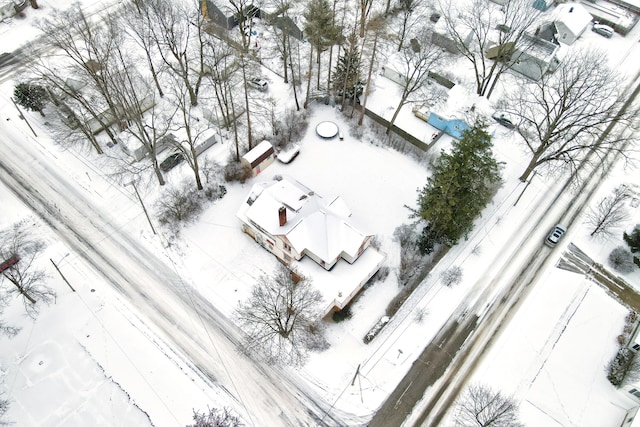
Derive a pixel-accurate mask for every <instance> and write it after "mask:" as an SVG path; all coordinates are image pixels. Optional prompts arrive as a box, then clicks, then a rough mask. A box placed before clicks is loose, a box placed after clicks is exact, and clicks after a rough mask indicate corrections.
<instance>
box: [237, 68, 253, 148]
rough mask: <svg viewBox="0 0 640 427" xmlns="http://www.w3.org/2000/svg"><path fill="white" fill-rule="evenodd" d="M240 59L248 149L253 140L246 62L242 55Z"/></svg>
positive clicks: (251, 145) (251, 146)
mask: <svg viewBox="0 0 640 427" xmlns="http://www.w3.org/2000/svg"><path fill="white" fill-rule="evenodd" d="M240 60H241V61H242V80H243V81H244V105H245V107H244V108H245V112H244V113H245V114H246V115H247V143H248V144H249V150H251V149H252V148H253V141H252V139H251V114H249V93H248V91H247V63H246V59H245V58H244V56H243V57H242V58H240Z"/></svg>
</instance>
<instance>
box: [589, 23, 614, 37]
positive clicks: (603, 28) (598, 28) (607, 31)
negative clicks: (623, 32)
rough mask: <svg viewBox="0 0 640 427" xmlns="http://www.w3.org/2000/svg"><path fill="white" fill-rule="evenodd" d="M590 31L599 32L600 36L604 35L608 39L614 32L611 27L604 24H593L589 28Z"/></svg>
mask: <svg viewBox="0 0 640 427" xmlns="http://www.w3.org/2000/svg"><path fill="white" fill-rule="evenodd" d="M591 31H593V32H594V33H597V34H600V35H601V36H604V37H606V38H608V39H610V38H611V37H612V36H613V33H614V31H613V28H611V27H610V26H608V25H604V24H593V28H591Z"/></svg>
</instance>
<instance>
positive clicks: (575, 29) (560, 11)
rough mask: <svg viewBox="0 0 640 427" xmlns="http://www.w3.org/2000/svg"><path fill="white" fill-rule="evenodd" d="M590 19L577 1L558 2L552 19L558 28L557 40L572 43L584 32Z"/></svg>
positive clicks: (587, 12) (588, 14) (586, 11)
mask: <svg viewBox="0 0 640 427" xmlns="http://www.w3.org/2000/svg"><path fill="white" fill-rule="evenodd" d="M592 19H593V17H592V16H591V14H590V13H589V11H588V10H587V9H586V8H585V7H584V6H583V5H581V4H579V3H564V4H559V5H558V7H556V10H555V11H554V20H553V22H554V23H555V25H556V29H557V30H558V34H557V35H556V37H557V38H558V41H559V42H561V43H564V44H573V43H574V42H575V41H576V40H577V39H578V37H580V35H581V34H582V33H584V31H585V30H586V29H587V27H588V26H589V24H590V23H591V20H592Z"/></svg>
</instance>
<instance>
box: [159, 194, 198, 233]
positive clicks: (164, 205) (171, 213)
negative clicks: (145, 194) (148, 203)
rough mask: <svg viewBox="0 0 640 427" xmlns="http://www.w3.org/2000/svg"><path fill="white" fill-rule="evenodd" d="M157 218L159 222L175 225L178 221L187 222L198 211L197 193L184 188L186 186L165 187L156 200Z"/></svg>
mask: <svg viewBox="0 0 640 427" xmlns="http://www.w3.org/2000/svg"><path fill="white" fill-rule="evenodd" d="M156 207H157V209H158V212H159V213H158V220H159V221H160V223H161V224H168V225H172V226H176V225H177V224H178V223H180V222H189V221H191V220H193V219H195V217H196V216H197V215H198V214H199V213H200V211H201V210H202V206H201V205H200V202H199V198H198V195H197V194H195V192H194V191H192V190H191V191H190V190H187V189H186V186H184V185H183V186H182V187H174V188H169V189H167V191H166V193H165V194H164V195H163V197H162V198H160V199H159V200H158V201H157V202H156Z"/></svg>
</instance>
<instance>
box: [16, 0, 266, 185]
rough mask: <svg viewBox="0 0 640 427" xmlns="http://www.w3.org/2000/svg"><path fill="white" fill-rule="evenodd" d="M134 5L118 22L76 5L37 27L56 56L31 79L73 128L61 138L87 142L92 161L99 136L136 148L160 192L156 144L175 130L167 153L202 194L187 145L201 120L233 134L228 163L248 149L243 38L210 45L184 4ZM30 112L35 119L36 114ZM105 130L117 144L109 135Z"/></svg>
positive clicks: (249, 65)
mask: <svg viewBox="0 0 640 427" xmlns="http://www.w3.org/2000/svg"><path fill="white" fill-rule="evenodd" d="M135 5H136V7H135V8H128V9H125V11H124V12H123V14H122V15H112V14H109V13H107V14H105V15H103V16H100V21H99V22H98V21H94V20H92V19H91V18H89V17H87V16H85V15H84V13H83V12H82V10H81V8H80V6H79V5H78V4H76V5H75V6H73V7H72V8H70V9H68V10H65V11H54V12H53V13H52V14H51V16H50V17H49V18H47V19H46V20H44V21H42V22H41V23H40V24H39V26H40V29H41V30H42V31H43V33H44V34H45V36H46V37H47V39H48V40H49V41H50V43H52V44H53V46H54V47H55V48H56V49H57V50H58V52H56V54H55V55H52V56H51V57H45V58H40V59H39V60H38V61H36V62H35V65H34V66H33V70H32V71H33V79H34V81H37V82H38V83H39V84H40V85H41V86H43V87H46V88H47V90H48V92H49V95H50V97H51V99H52V101H53V102H54V103H56V104H59V105H61V106H62V107H61V108H62V111H63V113H64V114H65V115H66V117H65V119H66V121H67V122H68V123H69V125H70V126H71V127H72V128H73V131H71V132H67V134H66V135H61V137H62V138H61V139H63V140H65V141H75V142H80V141H81V142H84V141H89V142H90V143H91V144H92V146H93V147H94V149H95V150H96V151H97V152H98V153H102V147H101V144H100V143H99V141H98V139H97V138H96V136H95V134H96V133H97V132H98V131H99V130H101V129H103V130H104V132H105V134H106V136H107V138H108V139H109V140H110V141H111V143H112V144H118V143H119V142H120V138H129V139H133V140H136V141H138V143H140V144H141V145H142V146H143V147H144V148H145V150H146V152H147V154H148V158H149V159H150V165H151V167H152V168H153V170H154V172H155V175H156V177H157V179H158V182H159V183H160V185H163V184H164V178H163V176H162V173H161V172H160V169H159V165H158V159H157V153H158V151H159V150H158V148H159V147H158V146H159V143H160V141H162V140H163V137H164V136H165V135H167V134H168V133H170V132H176V131H180V132H181V134H182V135H186V138H184V139H183V140H182V141H176V148H178V149H180V150H182V151H183V154H184V155H185V158H186V159H187V160H188V163H189V165H190V166H191V168H192V169H193V172H194V179H195V182H196V186H197V188H198V189H202V183H201V177H200V173H199V165H198V158H197V155H196V146H197V145H198V143H199V142H201V141H202V139H204V136H203V134H204V132H205V131H206V130H207V129H208V127H209V126H207V123H206V120H200V119H202V118H205V117H206V118H208V119H209V120H213V121H217V123H218V125H219V126H221V127H224V128H227V129H231V130H232V131H233V133H234V139H235V143H236V147H235V148H236V150H235V151H236V152H235V156H236V160H238V159H239V156H240V150H241V148H242V149H244V148H247V149H250V148H251V147H252V145H253V141H252V130H251V125H252V121H251V110H252V107H253V104H252V103H250V99H249V91H248V90H247V81H248V79H249V78H250V77H251V75H253V74H254V73H255V72H256V70H255V69H256V68H257V66H256V65H255V64H254V63H253V62H252V61H249V60H248V56H249V49H248V46H249V40H248V39H247V37H246V36H245V34H244V32H242V45H239V44H238V43H236V42H233V41H232V40H229V41H227V40H221V39H220V38H217V37H213V36H212V35H211V32H210V31H209V25H210V24H207V22H206V21H205V19H204V18H203V16H202V15H201V14H200V12H199V10H198V9H197V8H196V7H193V6H194V5H192V4H181V3H179V2H175V1H173V0H152V1H148V2H136V3H135ZM245 7H249V6H248V5H245V4H243V3H236V2H230V8H231V9H233V10H234V13H238V14H239V16H245V10H244V9H243V8H245ZM250 19H251V16H250V15H247V18H246V19H244V20H242V22H241V25H240V28H243V27H248V26H250V24H248V23H247V21H249V20H250ZM207 31H209V32H207ZM60 52H62V56H61V55H60V54H59V53H60ZM25 87H26V88H27V89H29V88H32V87H33V85H32V84H29V85H26V86H25ZM25 87H21V88H20V90H19V91H18V88H16V95H17V93H18V92H20V93H25V94H26V95H29V94H28V93H27V92H26V91H25V90H24V89H25ZM237 87H243V88H244V96H242V97H238V95H237ZM242 98H244V99H242ZM30 99H32V98H29V97H27V99H26V101H29V100H30ZM31 105H32V107H33V108H32V109H35V110H36V111H41V112H42V106H37V105H34V104H33V103H31ZM68 107H70V108H68ZM143 113H144V115H143ZM241 114H244V118H245V123H246V127H247V132H246V134H245V137H246V138H245V139H246V141H247V145H246V146H244V145H243V146H242V147H241V143H240V141H241V140H242V139H243V138H242V136H239V135H238V121H237V120H236V119H237V118H238V117H239V116H240V115H241ZM213 117H215V119H214V118H213ZM114 122H115V124H116V125H117V126H118V127H119V130H122V131H124V135H123V136H120V137H119V136H118V135H117V133H116V132H115V131H114V130H113V129H112V127H111V124H112V123H114Z"/></svg>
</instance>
